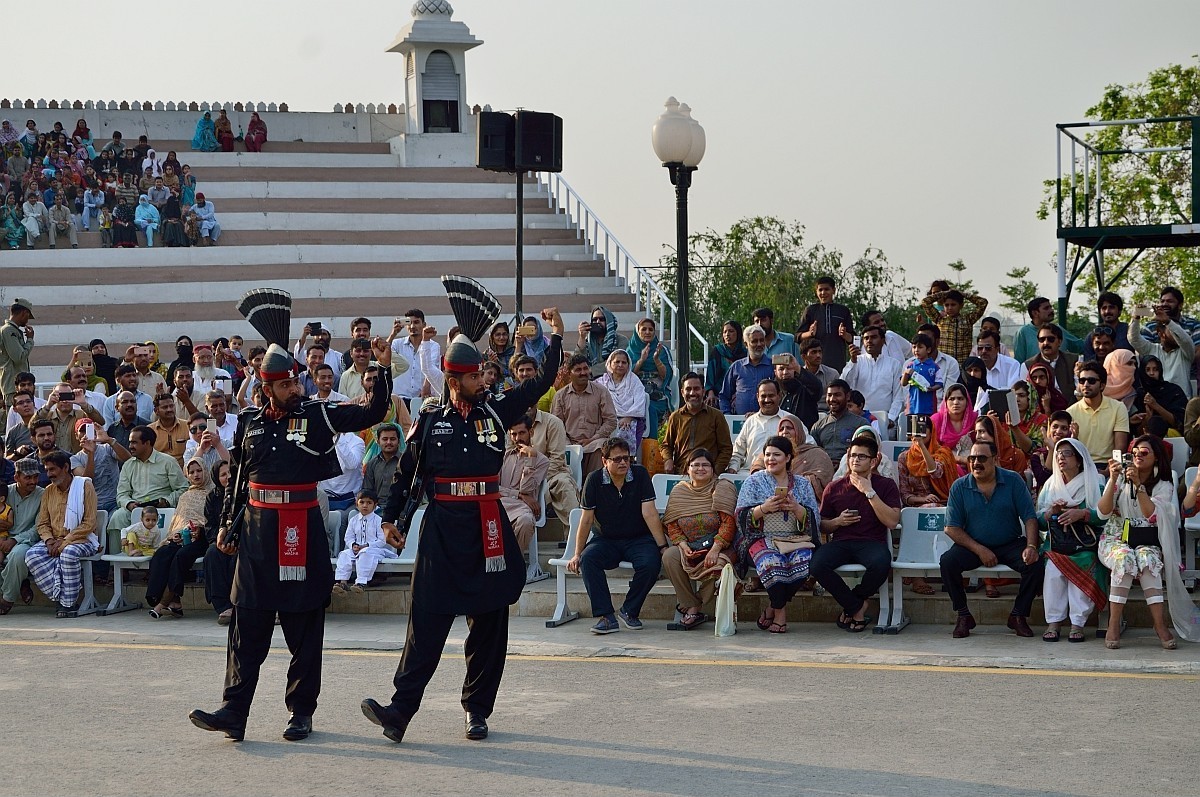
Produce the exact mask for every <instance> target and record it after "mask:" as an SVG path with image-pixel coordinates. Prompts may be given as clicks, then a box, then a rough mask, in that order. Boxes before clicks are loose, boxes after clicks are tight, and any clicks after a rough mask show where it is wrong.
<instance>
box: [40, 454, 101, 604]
mask: <svg viewBox="0 0 1200 797" xmlns="http://www.w3.org/2000/svg"><path fill="white" fill-rule="evenodd" d="M44 465H45V467H46V475H47V476H48V477H49V479H50V483H49V484H48V485H47V486H46V490H45V492H44V493H43V494H42V502H41V507H40V509H39V511H38V520H37V530H38V536H39V537H40V538H41V542H39V543H37V544H35V545H34V546H32V547H31V548H30V549H29V551H28V552H27V553H26V554H25V566H26V567H27V568H28V570H29V577H30V579H31V580H32V581H33V583H34V584H35V585H36V586H37V588H38V589H39V590H41V591H42V593H43V594H45V596H46V597H47V598H49V599H50V600H51V601H54V602H55V603H57V604H58V610H57V611H56V612H55V617H58V618H64V617H74V616H75V611H76V608H77V607H78V603H79V592H80V590H81V589H82V587H83V579H82V570H83V566H82V565H81V564H80V562H79V560H80V559H81V558H83V557H87V556H93V555H95V553H96V552H97V551H99V550H100V539H99V537H97V530H96V491H95V489H94V488H93V487H92V482H91V480H90V479H85V478H83V477H81V476H75V475H74V474H73V473H72V472H71V459H70V457H68V456H67V455H66V454H65V453H63V452H61V451H52V452H51V453H50V454H49V455H48V456H47V457H46V459H45V461H44Z"/></svg>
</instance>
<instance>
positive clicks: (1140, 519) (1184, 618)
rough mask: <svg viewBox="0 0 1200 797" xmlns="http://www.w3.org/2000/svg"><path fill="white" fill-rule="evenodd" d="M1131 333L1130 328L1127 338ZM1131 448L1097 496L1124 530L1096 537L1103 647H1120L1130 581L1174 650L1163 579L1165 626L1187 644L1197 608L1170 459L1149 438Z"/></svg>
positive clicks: (1197, 621) (1198, 636)
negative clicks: (1184, 575) (1105, 583)
mask: <svg viewBox="0 0 1200 797" xmlns="http://www.w3.org/2000/svg"><path fill="white" fill-rule="evenodd" d="M1131 326H1132V325H1131ZM1133 334H1134V333H1133V331H1132V329H1131V330H1130V333H1129V336H1130V338H1131V339H1132V338H1133ZM1132 449H1133V463H1132V464H1131V465H1129V467H1123V466H1122V463H1121V462H1119V461H1117V460H1115V459H1112V460H1109V463H1108V482H1107V483H1106V484H1105V485H1104V492H1103V494H1102V495H1101V496H1100V505H1099V510H1100V513H1101V514H1106V513H1108V514H1112V515H1113V516H1114V517H1115V518H1117V519H1119V520H1121V521H1123V524H1121V525H1116V526H1115V528H1116V529H1121V528H1122V526H1125V528H1124V531H1123V532H1122V533H1121V534H1119V535H1117V534H1114V533H1113V532H1112V531H1110V530H1109V529H1110V528H1112V526H1105V533H1104V535H1103V536H1102V537H1101V538H1100V547H1099V554H1100V561H1101V562H1102V563H1103V564H1104V566H1105V567H1107V568H1108V570H1109V572H1110V573H1111V579H1110V586H1109V592H1108V602H1109V614H1108V632H1107V633H1106V634H1105V636H1104V647H1106V648H1109V649H1110V650H1113V649H1116V648H1119V647H1121V619H1122V616H1123V615H1124V613H1125V602H1126V601H1127V600H1128V599H1129V588H1130V587H1132V586H1133V580H1134V579H1135V578H1136V579H1137V580H1138V581H1139V582H1140V583H1141V585H1142V593H1143V594H1144V595H1145V596H1146V606H1147V608H1149V609H1150V617H1151V619H1152V620H1153V622H1154V633H1155V634H1157V635H1158V639H1159V642H1160V643H1161V645H1162V647H1163V649H1164V650H1175V647H1176V642H1175V635H1174V634H1172V633H1171V629H1170V628H1168V626H1167V614H1166V611H1165V610H1164V605H1163V599H1164V594H1163V588H1164V581H1165V587H1166V593H1167V594H1166V597H1167V598H1169V599H1170V602H1171V607H1170V608H1171V623H1172V624H1173V625H1174V626H1175V630H1176V631H1177V632H1178V633H1179V635H1180V636H1182V637H1183V638H1184V639H1186V640H1188V641H1189V642H1196V641H1200V630H1197V629H1198V628H1200V610H1197V608H1196V605H1195V604H1194V603H1192V598H1191V596H1190V595H1189V594H1188V592H1187V589H1186V588H1185V587H1184V586H1183V581H1182V579H1181V578H1180V575H1179V572H1180V553H1179V507H1178V503H1177V502H1176V498H1175V487H1174V483H1173V480H1172V478H1171V468H1170V466H1169V462H1170V457H1169V456H1167V455H1166V453H1165V452H1164V450H1163V446H1162V442H1161V441H1160V440H1159V439H1158V438H1156V437H1152V436H1149V435H1142V436H1141V437H1139V438H1138V439H1137V440H1135V441H1133V446H1132Z"/></svg>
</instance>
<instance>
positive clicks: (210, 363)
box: [192, 341, 233, 394]
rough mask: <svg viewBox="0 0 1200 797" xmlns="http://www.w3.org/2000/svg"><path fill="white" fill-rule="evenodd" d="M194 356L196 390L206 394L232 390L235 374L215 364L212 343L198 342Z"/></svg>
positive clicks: (193, 375)
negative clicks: (214, 391)
mask: <svg viewBox="0 0 1200 797" xmlns="http://www.w3.org/2000/svg"><path fill="white" fill-rule="evenodd" d="M193 356H194V357H195V358H196V368H195V370H194V371H193V372H192V378H193V379H194V380H195V383H196V390H198V391H199V392H201V393H205V394H207V393H209V392H211V391H213V390H222V391H229V392H232V390H233V375H232V374H231V373H229V372H228V371H226V370H225V369H224V368H220V367H218V366H217V365H215V355H214V353H213V346H212V344H211V343H206V342H204V341H201V342H200V343H197V344H196V348H195V354H194V355H193Z"/></svg>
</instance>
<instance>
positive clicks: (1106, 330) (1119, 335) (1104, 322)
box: [1083, 291, 1133, 362]
mask: <svg viewBox="0 0 1200 797" xmlns="http://www.w3.org/2000/svg"><path fill="white" fill-rule="evenodd" d="M1124 309H1125V300H1124V299H1122V298H1121V296H1120V294H1117V293H1113V292H1112V291H1105V292H1104V293H1102V294H1100V298H1098V299H1097V300H1096V311H1097V312H1098V313H1099V317H1100V322H1099V323H1098V324H1096V328H1095V329H1093V330H1092V331H1091V332H1090V333H1088V336H1087V339H1086V340H1084V342H1083V359H1084V360H1099V361H1100V362H1104V356H1103V355H1101V354H1100V351H1099V350H1098V349H1097V348H1096V338H1097V337H1099V336H1100V335H1107V336H1108V337H1109V338H1111V339H1112V348H1114V349H1129V350H1130V351H1132V350H1133V346H1131V345H1130V344H1129V324H1126V323H1125V322H1124V321H1122V320H1121V311H1122V310H1124ZM1111 350H1112V349H1110V351H1111Z"/></svg>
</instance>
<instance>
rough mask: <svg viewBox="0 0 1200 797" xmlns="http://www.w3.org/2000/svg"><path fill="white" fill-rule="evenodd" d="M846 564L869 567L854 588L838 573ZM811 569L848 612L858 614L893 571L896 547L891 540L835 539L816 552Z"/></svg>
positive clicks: (843, 609)
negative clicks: (847, 584)
mask: <svg viewBox="0 0 1200 797" xmlns="http://www.w3.org/2000/svg"><path fill="white" fill-rule="evenodd" d="M842 565H862V566H863V567H865V568H867V571H866V572H865V573H863V577H862V581H860V582H859V583H858V586H856V587H855V588H854V589H851V588H850V587H847V586H846V582H845V581H844V580H843V579H842V577H841V576H840V575H838V574H837V572H836V571H837V569H838V568H839V567H841V566H842ZM809 572H811V573H812V575H813V578H815V579H816V580H817V583H818V584H820V585H821V586H822V587H824V588H825V589H826V590H828V591H829V594H830V595H832V596H833V599H834V600H836V601H837V602H838V605H839V606H841V607H842V611H844V612H845V613H846V614H847V615H852V614H857V613H858V610H859V609H861V608H862V605H863V602H864V601H865V600H867V599H868V598H870V597H871V596H872V595H874V594H875V593H876V592H878V591H879V587H880V586H881V585H882V584H883V582H885V581H887V578H888V575H890V574H891V572H892V549H891V546H889V545H888V544H887V543H883V542H873V541H871V540H836V539H835V540H832V541H831V542H827V543H825V544H824V545H822V546H821V547H820V548H818V549H817V550H816V551H814V552H813V557H812V564H810V565H809Z"/></svg>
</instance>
